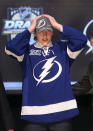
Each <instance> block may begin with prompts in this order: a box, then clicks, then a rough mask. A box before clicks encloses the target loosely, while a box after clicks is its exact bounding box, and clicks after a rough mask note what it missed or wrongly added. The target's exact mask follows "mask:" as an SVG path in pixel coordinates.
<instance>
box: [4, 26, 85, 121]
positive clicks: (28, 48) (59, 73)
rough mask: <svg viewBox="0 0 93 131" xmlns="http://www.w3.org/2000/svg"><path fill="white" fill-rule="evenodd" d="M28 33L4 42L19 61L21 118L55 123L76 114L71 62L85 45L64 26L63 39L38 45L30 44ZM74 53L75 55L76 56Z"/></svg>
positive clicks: (77, 35) (80, 37) (70, 29)
mask: <svg viewBox="0 0 93 131" xmlns="http://www.w3.org/2000/svg"><path fill="white" fill-rule="evenodd" d="M30 36H31V34H30V32H29V31H28V30H25V31H24V32H22V33H20V34H18V35H17V36H16V37H15V38H14V39H13V40H11V41H9V42H8V43H7V45H6V53H7V54H10V55H13V56H14V57H16V58H17V59H18V60H19V61H20V65H21V68H22V72H23V86H22V110H21V118H22V119H24V120H28V121H32V122H40V123H48V122H57V121H61V120H64V119H68V118H71V117H74V116H76V115H78V113H79V111H78V108H77V103H76V100H75V98H74V96H73V93H72V88H71V84H70V64H71V63H72V61H73V60H74V57H73V55H71V53H72V54H77V53H76V52H78V51H79V50H81V49H82V48H83V47H84V45H85V44H86V41H87V38H86V37H85V36H84V35H83V34H82V33H81V32H80V31H78V30H76V29H73V28H71V27H67V26H63V32H61V36H62V38H66V39H67V40H68V41H62V40H59V41H57V42H55V43H50V44H49V46H47V47H43V48H41V47H40V46H39V43H38V42H36V43H35V44H33V45H29V41H30ZM75 56H76V55H75Z"/></svg>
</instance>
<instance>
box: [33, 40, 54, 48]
mask: <svg viewBox="0 0 93 131" xmlns="http://www.w3.org/2000/svg"><path fill="white" fill-rule="evenodd" d="M35 46H36V47H38V48H43V47H52V46H53V45H52V42H51V41H50V42H49V43H48V44H47V45H46V46H45V45H43V44H42V43H40V42H38V41H37V42H36V44H35Z"/></svg>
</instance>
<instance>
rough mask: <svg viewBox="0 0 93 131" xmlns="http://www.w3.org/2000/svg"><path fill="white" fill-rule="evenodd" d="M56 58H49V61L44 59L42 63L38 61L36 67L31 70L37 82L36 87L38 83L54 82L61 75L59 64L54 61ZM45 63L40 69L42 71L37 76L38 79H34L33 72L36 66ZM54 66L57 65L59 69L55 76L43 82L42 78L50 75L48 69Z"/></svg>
mask: <svg viewBox="0 0 93 131" xmlns="http://www.w3.org/2000/svg"><path fill="white" fill-rule="evenodd" d="M55 58H56V56H54V57H52V58H49V59H45V60H43V61H40V62H39V63H37V64H36V66H35V67H34V69H33V76H34V78H35V80H36V81H37V86H38V84H39V83H40V82H42V83H47V82H51V81H54V80H55V79H57V77H58V76H59V75H60V74H61V72H62V67H61V64H60V63H59V62H57V61H55ZM44 61H46V63H45V64H44V66H43V67H42V69H43V71H42V73H41V74H40V75H39V79H38V78H36V76H35V73H34V70H35V69H36V68H37V67H38V65H39V64H40V63H42V62H44ZM54 64H57V66H58V67H59V70H58V72H57V74H56V75H55V76H53V77H52V78H50V79H48V80H44V78H45V77H46V76H47V75H48V74H49V73H50V69H51V68H52V66H53V65H54Z"/></svg>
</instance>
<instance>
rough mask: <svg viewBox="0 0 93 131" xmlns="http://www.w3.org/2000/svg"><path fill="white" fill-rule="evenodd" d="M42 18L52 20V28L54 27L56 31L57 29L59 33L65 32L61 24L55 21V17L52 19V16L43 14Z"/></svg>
mask: <svg viewBox="0 0 93 131" xmlns="http://www.w3.org/2000/svg"><path fill="white" fill-rule="evenodd" d="M42 16H45V17H47V18H48V19H49V20H50V23H51V25H52V27H53V28H54V29H57V30H59V31H61V32H62V31H63V28H62V25H61V24H59V23H58V22H57V21H56V20H55V18H54V17H52V16H50V15H46V14H43V15H42Z"/></svg>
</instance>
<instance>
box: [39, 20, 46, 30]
mask: <svg viewBox="0 0 93 131" xmlns="http://www.w3.org/2000/svg"><path fill="white" fill-rule="evenodd" d="M45 25H46V21H45V19H42V20H40V21H39V23H38V25H37V28H41V27H43V26H45Z"/></svg>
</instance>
